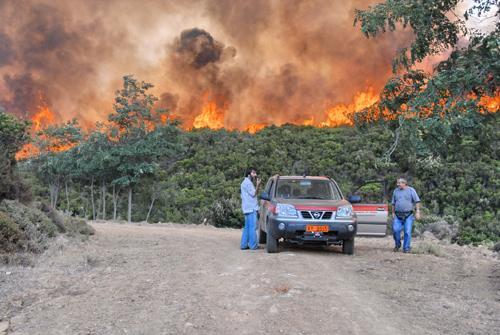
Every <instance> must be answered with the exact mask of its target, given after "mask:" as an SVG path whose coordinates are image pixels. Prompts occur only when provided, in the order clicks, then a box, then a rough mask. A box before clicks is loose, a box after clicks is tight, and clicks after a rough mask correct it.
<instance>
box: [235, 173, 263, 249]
mask: <svg viewBox="0 0 500 335" xmlns="http://www.w3.org/2000/svg"><path fill="white" fill-rule="evenodd" d="M255 179H256V180H257V183H256V186H254V185H253V182H252V181H253V180H255ZM259 186H260V179H258V178H257V170H255V169H254V168H248V169H247V171H246V175H245V179H243V182H242V183H241V187H240V189H241V209H242V210H243V214H244V215H245V226H244V227H243V233H242V235H241V243H240V249H241V250H245V249H252V250H255V249H258V248H259V245H258V243H257V233H256V226H255V225H256V223H257V211H258V209H259V204H258V202H257V193H258V191H259Z"/></svg>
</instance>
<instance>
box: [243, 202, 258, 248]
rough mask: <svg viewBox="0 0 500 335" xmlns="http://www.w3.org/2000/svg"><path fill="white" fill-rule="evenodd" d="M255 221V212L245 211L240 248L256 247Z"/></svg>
mask: <svg viewBox="0 0 500 335" xmlns="http://www.w3.org/2000/svg"><path fill="white" fill-rule="evenodd" d="M256 223H257V213H256V212H255V211H253V212H252V213H245V226H244V227H243V234H242V235H241V243H240V249H247V248H250V249H257V247H258V246H259V245H258V244H257V232H256V229H255V224H256Z"/></svg>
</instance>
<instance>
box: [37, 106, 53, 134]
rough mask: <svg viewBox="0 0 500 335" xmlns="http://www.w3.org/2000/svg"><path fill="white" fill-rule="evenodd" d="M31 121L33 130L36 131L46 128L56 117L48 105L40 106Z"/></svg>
mask: <svg viewBox="0 0 500 335" xmlns="http://www.w3.org/2000/svg"><path fill="white" fill-rule="evenodd" d="M31 121H32V122H33V131H34V132H38V131H40V130H42V129H44V128H46V127H47V126H48V125H51V124H54V123H55V121H56V117H55V115H54V113H52V112H51V111H50V109H49V107H47V106H41V107H40V108H39V109H38V112H37V113H36V114H35V115H34V116H33V118H32V119H31Z"/></svg>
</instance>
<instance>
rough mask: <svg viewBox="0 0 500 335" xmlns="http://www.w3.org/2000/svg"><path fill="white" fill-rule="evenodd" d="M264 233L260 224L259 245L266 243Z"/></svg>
mask: <svg viewBox="0 0 500 335" xmlns="http://www.w3.org/2000/svg"><path fill="white" fill-rule="evenodd" d="M266 235H267V234H266V232H265V231H263V230H262V228H261V226H260V224H259V243H260V244H264V243H266Z"/></svg>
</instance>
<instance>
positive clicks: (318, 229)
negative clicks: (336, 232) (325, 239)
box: [306, 225, 328, 233]
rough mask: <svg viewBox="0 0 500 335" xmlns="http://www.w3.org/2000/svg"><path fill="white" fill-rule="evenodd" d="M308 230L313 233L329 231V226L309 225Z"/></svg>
mask: <svg viewBox="0 0 500 335" xmlns="http://www.w3.org/2000/svg"><path fill="white" fill-rule="evenodd" d="M306 231H307V232H311V233H328V226H313V225H307V226H306Z"/></svg>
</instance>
